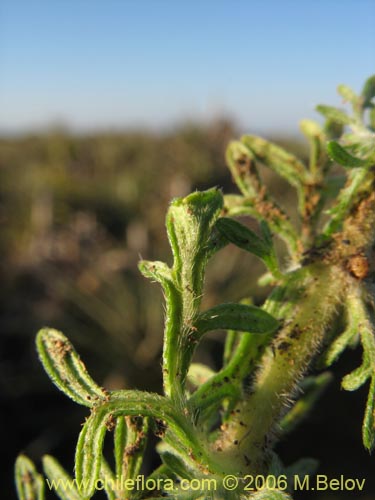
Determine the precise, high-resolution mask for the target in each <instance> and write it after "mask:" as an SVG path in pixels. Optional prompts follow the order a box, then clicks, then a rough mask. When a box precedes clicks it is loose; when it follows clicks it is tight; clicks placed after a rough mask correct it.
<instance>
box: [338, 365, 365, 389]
mask: <svg viewBox="0 0 375 500" xmlns="http://www.w3.org/2000/svg"><path fill="white" fill-rule="evenodd" d="M370 375H371V367H370V366H368V364H367V363H363V364H362V365H361V366H359V367H358V368H357V369H355V370H354V371H352V372H351V373H349V374H348V375H345V377H344V378H343V379H342V382H341V386H342V388H343V389H345V390H346V391H356V390H357V389H359V388H360V387H361V386H362V385H363V384H364V383H365V382H366V381H367V380H368V378H369V376H370Z"/></svg>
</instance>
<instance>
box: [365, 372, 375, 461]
mask: <svg viewBox="0 0 375 500" xmlns="http://www.w3.org/2000/svg"><path fill="white" fill-rule="evenodd" d="M374 413H375V376H373V377H372V379H371V385H370V389H369V392H368V398H367V402H366V409H365V418H364V420H363V426H362V437H363V444H364V445H365V447H366V448H367V449H368V450H369V451H372V450H373V448H374V444H375V415H374Z"/></svg>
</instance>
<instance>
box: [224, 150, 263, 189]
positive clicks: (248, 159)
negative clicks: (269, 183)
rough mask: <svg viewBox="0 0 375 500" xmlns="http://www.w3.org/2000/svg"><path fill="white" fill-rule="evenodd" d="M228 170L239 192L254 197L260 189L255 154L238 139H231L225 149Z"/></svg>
mask: <svg viewBox="0 0 375 500" xmlns="http://www.w3.org/2000/svg"><path fill="white" fill-rule="evenodd" d="M226 160H227V164H228V166H229V170H230V172H231V174H232V176H233V179H234V182H235V183H236V184H237V187H238V189H239V190H240V191H241V193H242V194H243V195H244V196H246V197H250V198H255V197H256V196H257V195H258V192H259V189H260V179H259V175H258V172H257V169H256V164H255V156H254V155H253V153H252V152H251V151H250V149H249V148H248V147H246V146H245V145H244V144H242V142H240V141H232V142H230V143H229V146H228V147H227V150H226Z"/></svg>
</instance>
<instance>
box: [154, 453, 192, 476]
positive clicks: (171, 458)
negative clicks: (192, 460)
mask: <svg viewBox="0 0 375 500" xmlns="http://www.w3.org/2000/svg"><path fill="white" fill-rule="evenodd" d="M160 456H161V459H162V461H163V463H164V464H165V465H166V466H167V467H168V469H169V470H170V471H172V472H173V474H175V475H176V476H178V477H180V478H183V479H192V475H191V474H190V473H189V471H188V470H187V468H186V466H185V464H184V462H183V461H182V460H181V459H180V458H179V457H176V455H173V454H172V453H170V452H169V451H165V452H163V453H161V454H160Z"/></svg>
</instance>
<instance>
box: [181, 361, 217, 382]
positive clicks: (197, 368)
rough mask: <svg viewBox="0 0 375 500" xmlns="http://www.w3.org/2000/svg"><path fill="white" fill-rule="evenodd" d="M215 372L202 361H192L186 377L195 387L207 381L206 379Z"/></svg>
mask: <svg viewBox="0 0 375 500" xmlns="http://www.w3.org/2000/svg"><path fill="white" fill-rule="evenodd" d="M215 373H216V372H214V371H213V370H212V369H211V368H209V367H208V366H206V365H204V364H202V363H192V364H191V365H190V368H189V372H188V375H187V377H188V380H189V382H190V383H191V384H193V385H194V386H195V387H199V386H201V385H202V384H204V383H205V382H207V380H208V379H210V378H211V377H212V376H213V375H215Z"/></svg>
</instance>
